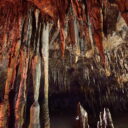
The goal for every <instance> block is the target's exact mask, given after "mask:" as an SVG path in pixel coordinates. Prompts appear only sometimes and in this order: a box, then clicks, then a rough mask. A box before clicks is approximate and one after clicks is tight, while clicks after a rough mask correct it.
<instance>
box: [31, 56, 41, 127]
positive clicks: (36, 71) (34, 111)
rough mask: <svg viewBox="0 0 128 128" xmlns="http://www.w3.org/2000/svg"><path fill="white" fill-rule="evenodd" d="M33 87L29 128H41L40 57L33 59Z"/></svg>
mask: <svg viewBox="0 0 128 128" xmlns="http://www.w3.org/2000/svg"><path fill="white" fill-rule="evenodd" d="M32 74H33V85H34V103H33V104H32V106H31V108H30V124H29V128H40V106H39V103H38V98H39V88H40V78H41V60H40V56H38V55H37V56H35V57H34V59H33V73H32Z"/></svg>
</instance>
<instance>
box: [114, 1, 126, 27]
mask: <svg viewBox="0 0 128 128" xmlns="http://www.w3.org/2000/svg"><path fill="white" fill-rule="evenodd" d="M116 3H117V5H118V7H119V10H120V12H121V15H122V17H123V18H124V20H125V22H126V24H127V25H128V12H127V11H128V1H127V0H116Z"/></svg>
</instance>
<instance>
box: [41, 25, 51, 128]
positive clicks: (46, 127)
mask: <svg viewBox="0 0 128 128" xmlns="http://www.w3.org/2000/svg"><path fill="white" fill-rule="evenodd" d="M42 46H43V48H42V56H43V63H44V91H43V92H44V101H43V104H42V106H41V107H42V117H41V118H43V126H41V127H42V128H50V118H49V108H48V90H49V76H48V72H49V23H44V24H43V32H42Z"/></svg>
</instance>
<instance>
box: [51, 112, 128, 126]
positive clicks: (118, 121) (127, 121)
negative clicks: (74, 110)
mask: <svg viewBox="0 0 128 128" xmlns="http://www.w3.org/2000/svg"><path fill="white" fill-rule="evenodd" d="M112 118H113V123H114V127H115V128H128V113H120V114H114V115H113V116H112ZM74 119H75V117H73V116H62V115H60V116H52V118H51V128H75V125H74V124H75V123H74ZM90 128H94V127H90Z"/></svg>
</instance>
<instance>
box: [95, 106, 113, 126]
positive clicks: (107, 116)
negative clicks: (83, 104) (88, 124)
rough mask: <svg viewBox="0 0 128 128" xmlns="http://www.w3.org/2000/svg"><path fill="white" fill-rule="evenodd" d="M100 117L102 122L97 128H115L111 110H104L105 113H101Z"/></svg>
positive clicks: (99, 122)
mask: <svg viewBox="0 0 128 128" xmlns="http://www.w3.org/2000/svg"><path fill="white" fill-rule="evenodd" d="M99 117H100V121H98V123H97V128H114V125H113V121H112V117H111V113H110V111H109V109H106V108H104V112H100V116H99Z"/></svg>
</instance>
